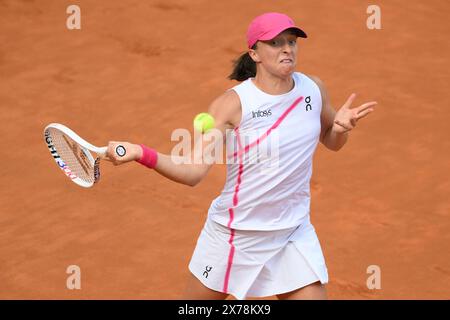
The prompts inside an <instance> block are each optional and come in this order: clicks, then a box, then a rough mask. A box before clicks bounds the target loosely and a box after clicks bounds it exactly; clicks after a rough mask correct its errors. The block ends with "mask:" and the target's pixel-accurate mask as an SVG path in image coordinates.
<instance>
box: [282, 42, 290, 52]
mask: <svg viewBox="0 0 450 320" xmlns="http://www.w3.org/2000/svg"><path fill="white" fill-rule="evenodd" d="M282 49H283V52H285V53H291V52H292V47H291V46H290V45H289V42H288V41H286V42H285V43H284V44H283V47H282Z"/></svg>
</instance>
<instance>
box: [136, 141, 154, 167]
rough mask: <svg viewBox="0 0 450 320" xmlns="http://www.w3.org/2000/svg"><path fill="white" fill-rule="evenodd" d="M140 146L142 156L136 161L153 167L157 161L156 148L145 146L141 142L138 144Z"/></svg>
mask: <svg viewBox="0 0 450 320" xmlns="http://www.w3.org/2000/svg"><path fill="white" fill-rule="evenodd" d="M140 146H141V148H142V157H141V158H140V159H139V160H136V161H137V162H139V163H140V164H142V165H144V166H146V167H148V168H150V169H153V168H154V167H156V163H157V162H158V153H157V152H156V150H154V149H151V148H149V147H146V146H144V145H143V144H140Z"/></svg>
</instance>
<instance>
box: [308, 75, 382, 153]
mask: <svg viewBox="0 0 450 320" xmlns="http://www.w3.org/2000/svg"><path fill="white" fill-rule="evenodd" d="M308 77H309V78H311V80H313V81H314V82H315V83H316V84H317V86H318V87H319V89H320V95H321V97H322V112H321V114H320V124H321V131H320V142H321V143H322V144H323V145H324V146H325V147H327V148H328V149H330V150H333V151H338V150H339V149H341V148H342V147H343V146H344V144H345V143H346V142H347V139H348V133H349V132H350V131H351V130H353V129H354V128H355V127H356V123H357V122H358V120H360V119H362V118H364V117H365V116H367V115H368V114H369V113H371V112H373V111H374V107H375V105H376V104H377V102H375V101H371V102H367V103H364V104H362V105H360V106H359V107H356V108H350V106H351V104H352V103H353V100H354V99H355V97H356V94H354V93H352V94H351V95H350V97H349V98H348V99H347V101H346V102H345V104H344V105H343V106H342V107H341V108H340V109H339V110H338V111H337V112H336V111H335V109H334V108H333V107H332V106H331V103H330V99H329V97H328V92H327V90H326V88H325V85H324V84H323V82H322V81H321V80H320V79H319V78H318V77H315V76H308Z"/></svg>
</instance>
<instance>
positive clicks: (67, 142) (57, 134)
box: [44, 123, 125, 188]
mask: <svg viewBox="0 0 450 320" xmlns="http://www.w3.org/2000/svg"><path fill="white" fill-rule="evenodd" d="M44 139H45V143H46V144H47V147H48V149H49V151H50V154H51V155H52V156H53V159H55V161H56V164H57V165H58V167H59V168H60V169H61V170H62V171H63V172H64V173H65V175H66V176H67V177H69V179H71V180H72V181H73V182H75V183H76V184H77V185H79V186H82V187H85V188H89V187H92V186H93V185H94V183H96V182H98V180H99V179H100V156H104V155H105V154H106V150H107V147H96V146H94V145H92V144H90V143H89V142H87V141H86V140H84V139H83V138H81V137H80V136H79V135H77V134H76V133H75V132H73V131H72V130H70V129H69V128H67V127H66V126H64V125H62V124H59V123H51V124H49V125H48V126H46V127H45V130H44ZM91 152H92V153H95V154H96V155H97V156H96V157H95V158H94V156H93V154H92V153H91ZM116 152H117V154H118V155H119V156H124V155H125V148H124V147H123V146H120V145H119V146H117V148H116Z"/></svg>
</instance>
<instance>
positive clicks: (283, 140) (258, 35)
mask: <svg viewBox="0 0 450 320" xmlns="http://www.w3.org/2000/svg"><path fill="white" fill-rule="evenodd" d="M298 37H300V38H306V37H307V35H306V33H305V32H304V31H303V30H301V29H300V28H299V27H297V26H295V24H294V22H293V20H292V19H291V18H289V17H288V16H286V15H284V14H280V13H265V14H263V15H260V16H258V17H256V18H255V19H254V20H253V21H252V22H251V24H250V26H249V28H248V32H247V45H248V51H247V52H246V53H245V54H243V55H242V56H241V57H240V58H239V59H238V60H237V61H236V62H235V65H234V70H233V71H232V73H231V75H230V79H235V80H238V81H240V82H241V83H240V84H239V85H236V86H235V87H233V88H231V89H229V90H228V91H226V92H225V93H223V94H222V95H221V96H219V97H218V98H216V99H215V100H214V101H213V102H212V103H211V105H210V106H209V110H208V112H209V113H210V114H211V115H212V116H213V117H214V119H215V124H216V127H215V128H216V129H217V130H220V132H221V134H222V136H223V141H225V142H226V147H227V151H228V150H231V152H227V154H228V155H229V157H228V158H227V159H228V160H230V159H231V160H234V161H229V162H228V163H227V177H226V183H225V186H224V188H223V191H222V192H221V194H220V195H219V196H218V197H217V198H216V199H214V200H213V201H212V203H211V206H210V208H209V210H208V217H207V219H206V222H205V225H204V227H203V229H202V231H201V234H200V236H199V239H198V241H197V245H196V248H195V250H194V253H193V255H192V258H191V261H190V263H189V270H190V271H191V273H192V276H191V277H190V279H189V281H188V284H187V287H186V291H185V295H184V296H183V298H184V299H225V298H226V297H227V296H228V295H230V294H231V295H233V296H234V297H236V298H237V299H245V298H246V297H267V296H273V295H276V296H277V297H278V298H279V299H326V298H327V294H326V289H325V284H326V283H328V272H327V267H326V264H325V260H324V257H323V254H322V249H321V246H320V243H319V240H318V238H317V235H316V232H315V229H314V227H313V226H312V224H311V222H310V178H311V175H312V163H313V156H314V152H315V150H316V147H317V144H318V142H319V141H320V142H321V143H322V144H323V145H324V146H325V147H327V148H328V149H330V150H333V151H338V150H340V149H341V148H342V146H343V145H344V144H345V143H346V141H347V138H348V134H349V132H350V131H351V130H352V129H354V128H355V126H356V124H357V122H358V121H359V120H360V119H361V118H363V117H365V116H367V115H368V114H369V113H371V112H372V111H374V106H375V105H376V102H368V103H364V104H362V105H360V106H358V107H355V108H350V107H351V105H352V103H353V101H354V99H355V94H351V95H350V97H349V98H348V100H347V101H346V102H345V104H344V105H343V106H342V107H341V108H340V109H339V110H338V111H337V112H336V111H335V110H334V108H333V107H332V106H331V105H330V100H329V98H328V95H327V91H326V89H325V87H324V85H323V83H322V82H321V81H320V80H319V79H318V78H317V77H314V76H308V75H305V74H302V73H300V72H295V68H296V61H297V38H298ZM230 130H231V132H232V133H233V135H229V134H227V132H230ZM207 136H208V133H206V134H204V135H202V136H201V138H200V139H203V142H204V143H203V144H196V145H200V147H199V148H201V149H202V150H203V151H204V148H205V147H206V146H208V142H207V141H211V140H210V139H209V138H210V137H207ZM231 140H235V142H236V143H233V144H232V145H233V147H231V148H230V147H229V145H230V141H231ZM274 141H275V142H276V143H274ZM209 143H212V142H209ZM118 146H123V147H124V148H125V150H126V152H125V155H124V154H123V153H124V152H122V153H121V155H122V156H119V155H118V154H117V151H116V148H117V147H118ZM273 146H276V150H271V154H270V155H269V156H266V157H261V158H260V157H259V152H260V150H262V149H264V148H267V147H269V148H270V147H273ZM233 150H236V152H234V153H233ZM122 151H123V149H122ZM272 151H274V152H272ZM119 154H120V153H119ZM196 154H197V155H198V153H196V152H193V153H191V154H190V155H189V156H188V157H189V158H190V160H191V161H189V163H182V164H180V163H176V162H175V161H174V159H173V158H172V157H171V156H170V155H166V154H161V153H158V152H157V151H156V150H154V149H152V148H149V147H147V146H145V145H137V144H131V143H128V142H114V141H112V142H110V143H109V146H108V153H107V157H108V158H110V160H111V161H113V162H114V164H116V165H118V164H122V163H125V162H128V161H133V160H136V161H138V162H139V163H141V164H143V165H145V166H147V167H149V168H153V169H154V170H156V171H157V172H158V173H160V174H161V175H163V176H165V177H167V178H169V179H171V180H173V181H176V182H179V183H183V184H186V185H190V186H194V185H196V184H197V183H199V182H200V181H201V180H202V179H203V178H204V177H205V176H206V174H207V172H208V170H209V169H210V167H211V165H212V164H207V163H198V162H200V161H196V160H198V159H196V157H197V156H196ZM255 159H257V160H255ZM274 160H275V161H274Z"/></svg>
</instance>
